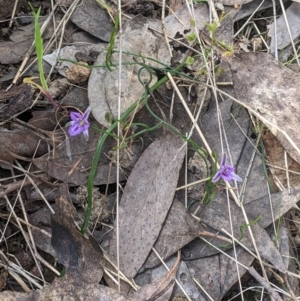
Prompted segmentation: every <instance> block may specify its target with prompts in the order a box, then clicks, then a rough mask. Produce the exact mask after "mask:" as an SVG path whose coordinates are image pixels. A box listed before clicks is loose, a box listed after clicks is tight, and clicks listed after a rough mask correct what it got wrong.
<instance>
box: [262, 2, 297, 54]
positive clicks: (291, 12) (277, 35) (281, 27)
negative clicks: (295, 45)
mask: <svg viewBox="0 0 300 301" xmlns="http://www.w3.org/2000/svg"><path fill="white" fill-rule="evenodd" d="M285 13H286V16H284V15H281V16H280V17H279V18H278V19H276V31H275V24H274V23H272V24H271V25H270V26H269V32H268V36H269V37H271V44H270V48H271V49H270V51H271V53H274V52H275V51H276V49H275V39H277V48H278V49H280V50H281V49H283V48H285V47H286V46H288V45H289V44H291V38H290V35H289V32H288V28H287V26H286V19H287V20H288V24H289V30H290V32H291V36H292V39H293V40H295V39H297V38H298V37H299V35H300V3H297V2H294V3H292V4H291V5H290V6H289V7H288V8H287V9H286V10H285ZM285 18H286V19H285Z"/></svg>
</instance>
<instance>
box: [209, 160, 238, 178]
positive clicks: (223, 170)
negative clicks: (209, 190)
mask: <svg viewBox="0 0 300 301" xmlns="http://www.w3.org/2000/svg"><path fill="white" fill-rule="evenodd" d="M221 178H222V179H223V180H224V181H228V182H229V181H231V180H236V181H238V182H242V179H241V178H240V177H239V176H238V175H237V174H236V173H235V172H234V167H233V166H231V165H226V154H224V155H223V158H222V162H221V164H220V169H219V170H218V172H217V173H216V174H215V176H214V177H213V179H212V181H213V183H216V182H217V181H219V180H220V179H221Z"/></svg>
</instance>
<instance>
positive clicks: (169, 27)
mask: <svg viewBox="0 0 300 301" xmlns="http://www.w3.org/2000/svg"><path fill="white" fill-rule="evenodd" d="M193 13H194V15H193V17H191V14H190V11H189V9H188V8H187V6H186V5H183V6H182V7H180V8H179V9H178V10H177V11H175V14H173V13H171V14H170V15H169V16H167V17H166V18H165V20H164V23H165V29H166V34H167V36H169V37H171V38H175V36H176V34H177V35H178V34H180V35H182V36H186V34H189V33H192V32H193V30H195V29H197V30H202V29H203V28H205V26H206V24H207V23H208V22H209V13H208V9H207V6H206V5H205V4H197V5H194V12H193ZM193 22H195V26H194V27H193V26H192V23H193ZM149 25H150V26H151V28H155V29H156V30H157V31H159V32H161V30H162V29H161V22H157V21H155V20H153V19H150V20H149ZM161 43H165V40H164V39H162V40H161Z"/></svg>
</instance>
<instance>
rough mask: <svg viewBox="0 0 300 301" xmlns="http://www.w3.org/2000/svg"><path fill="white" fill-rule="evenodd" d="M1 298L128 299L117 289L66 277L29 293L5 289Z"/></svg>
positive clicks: (10, 300) (29, 300) (17, 300)
mask: <svg viewBox="0 0 300 301" xmlns="http://www.w3.org/2000/svg"><path fill="white" fill-rule="evenodd" d="M0 298H1V300H5V301H32V300H38V301H61V300H76V301H128V299H127V298H125V297H123V296H122V295H121V294H120V293H118V292H117V291H115V290H113V289H111V288H109V287H107V286H104V285H99V284H98V283H87V282H82V283H78V282H76V281H74V280H73V279H68V278H67V277H64V278H59V279H57V280H55V281H54V283H52V284H51V285H49V286H46V287H44V288H43V289H42V290H36V291H31V292H29V293H27V294H26V293H18V292H9V291H5V292H2V293H0Z"/></svg>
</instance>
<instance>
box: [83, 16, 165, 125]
mask: <svg viewBox="0 0 300 301" xmlns="http://www.w3.org/2000/svg"><path fill="white" fill-rule="evenodd" d="M155 39H156V41H155ZM158 42H159V39H158V38H157V37H156V36H154V34H153V33H152V32H150V31H148V23H147V21H146V19H145V18H144V17H142V16H138V17H135V18H134V19H132V20H131V21H129V22H127V23H126V25H125V29H124V32H123V35H122V50H123V53H124V52H130V53H135V54H137V55H138V54H142V55H144V56H150V57H153V58H154V59H158V60H162V61H163V62H165V63H166V64H167V63H168V61H166V59H162V58H161V55H158V54H160V53H161V51H162V52H163V53H165V55H166V54H167V49H166V46H165V47H163V48H162V49H159V48H160V47H159V43H158ZM115 47H116V49H119V41H118V39H117V40H116V44H115ZM118 56H119V53H118V52H114V53H113V54H112V55H111V60H112V62H113V63H115V64H117V62H118ZM137 61H141V59H140V58H138V57H134V56H133V55H132V54H128V55H127V54H125V53H124V54H123V56H122V64H123V66H122V75H121V76H122V80H121V83H122V85H121V89H122V93H121V114H122V113H124V112H125V111H126V110H127V109H128V108H129V107H130V106H131V105H132V104H133V103H134V102H135V101H137V100H138V99H139V98H140V97H141V95H142V93H143V92H144V90H145V88H144V86H143V85H142V84H141V83H140V82H139V79H138V72H139V70H140V68H141V66H140V65H138V64H137V63H136V62H137ZM105 62H106V53H104V52H102V53H101V54H100V56H98V58H97V60H96V62H95V65H105ZM146 64H151V65H153V62H150V61H149V60H146ZM112 68H113V69H114V70H112V71H110V70H107V68H106V67H102V68H94V69H93V70H92V72H91V75H90V79H89V84H88V95H89V100H90V106H91V107H92V112H93V115H94V117H95V119H96V120H97V121H98V122H99V123H100V124H102V125H104V126H106V127H109V126H110V122H109V121H107V118H106V115H107V114H109V115H110V116H113V117H114V118H116V117H117V116H118V76H119V69H118V68H115V67H112ZM140 76H141V81H142V82H143V81H146V82H148V81H149V79H150V76H149V74H148V73H147V72H146V70H145V69H144V71H143V72H142V73H141V74H140ZM152 76H153V78H152V82H151V83H149V85H150V86H151V85H153V84H154V83H155V82H156V76H155V75H154V74H153V75H152ZM99 83H101V85H99Z"/></svg>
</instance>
